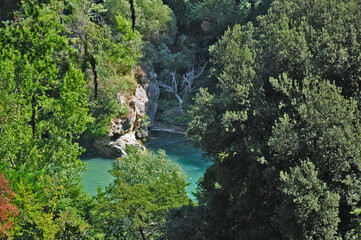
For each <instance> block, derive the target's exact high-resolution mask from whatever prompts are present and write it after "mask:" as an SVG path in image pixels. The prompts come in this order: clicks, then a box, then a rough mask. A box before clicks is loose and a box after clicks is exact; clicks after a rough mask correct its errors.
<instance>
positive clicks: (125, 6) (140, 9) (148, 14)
mask: <svg viewBox="0 0 361 240" xmlns="http://www.w3.org/2000/svg"><path fill="white" fill-rule="evenodd" d="M105 7H106V9H107V10H108V17H109V18H110V19H115V18H116V16H118V15H122V16H125V17H126V18H127V19H128V20H130V19H131V11H130V4H129V2H128V1H127V0H109V1H106V3H105ZM134 8H135V17H136V19H135V28H136V29H137V30H138V31H139V32H140V33H141V34H142V35H143V37H144V38H143V39H144V40H145V41H150V42H153V41H156V40H157V39H159V38H160V37H161V36H162V35H163V34H165V33H167V32H168V28H169V27H170V26H171V25H172V23H173V22H172V11H171V10H170V8H169V7H168V6H166V5H164V4H163V2H162V1H161V0H135V1H134Z"/></svg>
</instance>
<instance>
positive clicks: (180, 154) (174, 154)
mask: <svg viewBox="0 0 361 240" xmlns="http://www.w3.org/2000/svg"><path fill="white" fill-rule="evenodd" d="M145 145H146V147H147V148H148V149H149V150H150V151H153V152H157V151H158V150H159V149H164V150H165V151H166V153H167V156H168V158H169V159H170V160H171V161H173V162H176V163H178V164H179V165H180V166H181V168H182V169H183V171H184V172H185V173H186V175H187V182H189V183H190V185H189V186H188V187H187V189H186V190H187V193H188V196H189V197H190V198H192V199H194V196H193V195H192V194H191V193H192V192H194V190H195V189H196V187H197V182H198V180H199V178H200V177H202V176H203V173H204V172H205V170H206V168H207V167H208V166H209V165H211V163H210V162H209V161H205V160H204V159H203V158H202V151H201V150H200V149H197V148H195V147H193V144H192V143H191V142H190V141H188V140H186V139H185V136H184V134H179V133H171V132H163V131H152V135H151V137H150V139H149V141H148V142H147V143H146V144H145ZM83 160H84V162H86V163H88V167H87V168H88V171H86V172H85V173H84V177H83V182H84V188H85V190H86V191H88V192H89V193H90V194H93V195H95V194H96V193H97V188H98V186H99V185H100V186H101V187H102V189H104V188H105V186H107V185H109V184H110V183H111V182H112V181H113V177H112V176H111V175H110V174H109V173H108V170H109V169H110V168H111V164H112V162H113V161H114V159H106V158H101V157H94V158H86V159H83Z"/></svg>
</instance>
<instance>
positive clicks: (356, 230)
mask: <svg viewBox="0 0 361 240" xmlns="http://www.w3.org/2000/svg"><path fill="white" fill-rule="evenodd" d="M330 4H331V5H332V7H333V8H330ZM355 4H356V1H349V2H339V1H323V0H320V1H297V0H295V1H293V0H284V1H275V2H274V3H273V5H272V8H271V9H272V10H270V11H269V12H268V13H267V14H266V15H265V16H262V17H260V18H259V20H260V23H259V25H258V26H257V27H251V26H249V25H248V26H242V27H239V26H237V25H236V26H235V27H234V28H232V29H231V30H228V31H226V33H225V35H224V36H223V37H222V38H221V39H220V40H219V41H218V42H217V43H216V44H215V45H214V46H212V47H211V48H210V50H211V60H210V62H211V63H212V64H213V65H212V73H213V75H214V79H216V83H214V84H217V87H216V88H215V89H213V90H212V91H210V90H208V91H207V90H206V89H203V90H201V91H200V93H199V94H198V96H197V97H196V104H195V105H194V106H193V109H192V111H191V116H192V122H191V123H190V128H189V129H188V135H189V136H190V137H191V139H192V140H193V141H194V142H195V143H196V144H197V145H198V146H200V147H202V148H203V149H204V150H205V151H206V153H207V155H208V156H209V157H210V158H211V159H212V161H213V162H214V164H213V165H212V166H211V167H209V168H208V169H207V171H206V173H205V175H204V179H203V180H202V181H201V182H200V188H201V194H200V197H199V202H200V206H201V208H200V209H201V211H202V214H203V218H202V220H203V221H204V222H203V224H202V225H201V226H200V227H199V228H198V229H202V234H203V236H204V237H205V238H207V239H295V238H297V239H316V238H317V239H357V238H359V236H360V235H359V234H360V226H359V224H358V223H359V216H355V215H353V214H351V213H350V212H352V211H355V210H356V208H357V206H358V205H359V204H360V202H361V198H360V190H359V186H360V185H359V181H360V179H361V172H360V167H359V166H360V161H361V155H360V148H359V147H358V145H359V144H358V143H359V142H360V136H361V131H360V129H361V128H360V119H359V117H358V116H359V114H360V113H359V109H358V106H359V102H357V101H356V100H355V98H352V97H350V96H357V94H358V91H359V89H358V88H359V86H358V85H357V83H356V82H358V80H357V79H358V77H357V76H358V74H355V75H353V74H350V73H351V72H353V73H355V72H357V71H358V70H357V69H358V67H355V68H352V69H349V71H348V72H347V73H346V72H344V70H345V69H348V67H350V65H353V64H354V63H356V62H357V61H358V60H356V59H358V58H354V57H351V56H355V55H358V54H359V51H358V50H357V51H354V52H352V53H351V52H349V50H350V49H351V48H353V47H354V46H356V45H357V44H358V43H357V41H356V40H355V39H358V36H359V30H358V29H359V24H357V21H355V20H354V19H355V18H354V17H351V16H347V13H346V9H349V10H350V11H353V10H351V8H356V9H357V8H358V7H359V6H356V5H355ZM290 9H293V10H291V11H288V10H290ZM335 9H337V10H335ZM334 10H335V11H334ZM321 12H322V14H320V13H321ZM357 14H358V13H357ZM357 14H356V13H355V15H357ZM332 16H335V17H332ZM358 16H359V14H358ZM356 18H357V17H356ZM335 19H338V20H337V21H335V22H334V24H336V25H337V24H341V23H342V22H344V21H346V22H348V23H350V25H347V27H345V26H344V27H342V26H341V25H340V26H339V27H338V28H337V29H338V30H336V29H335V28H334V26H335V25H332V24H331V22H332V21H334V20H335ZM350 26H352V27H350ZM351 29H352V30H351ZM338 31H341V32H343V36H339V35H338V33H339V32H338ZM321 36H323V37H321ZM336 36H338V37H336ZM351 36H352V37H351ZM334 37H335V38H334ZM346 38H347V39H348V42H347V41H346V40H345V39H346ZM326 39H327V40H326ZM336 39H338V40H336ZM339 40H340V41H339ZM354 40H355V41H354ZM346 42H347V43H346ZM329 44H330V46H331V45H332V50H331V49H329ZM325 49H329V50H330V51H328V52H325V51H324V50H325ZM326 56H327V57H326ZM346 59H349V63H346V62H344V60H346ZM321 62H322V63H321ZM351 62H352V63H351ZM341 66H342V67H341ZM351 75H352V77H351ZM351 82H352V84H351ZM351 85H353V86H354V87H350V86H351Z"/></svg>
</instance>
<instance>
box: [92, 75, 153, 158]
mask: <svg viewBox="0 0 361 240" xmlns="http://www.w3.org/2000/svg"><path fill="white" fill-rule="evenodd" d="M137 79H138V85H137V87H136V89H135V93H134V95H133V96H131V97H128V98H126V97H124V96H122V95H121V94H120V93H119V94H118V96H117V98H118V101H119V102H121V103H122V104H125V105H126V106H128V109H129V114H128V115H127V116H126V117H125V118H115V119H112V121H111V127H110V130H109V134H108V136H104V137H99V138H97V139H95V141H94V144H93V145H94V147H95V149H96V151H97V153H98V154H100V155H102V156H104V157H109V158H116V157H121V156H123V155H124V154H126V152H125V149H126V147H127V146H128V145H133V146H136V147H140V148H144V146H143V145H142V144H141V142H140V139H144V138H146V137H147V136H148V126H149V125H150V124H151V123H152V122H153V120H154V116H155V113H156V111H157V106H158V103H157V101H158V97H159V93H160V91H159V86H158V84H157V82H156V80H155V79H152V78H151V77H149V76H147V75H146V74H145V73H143V72H142V73H141V74H139V76H137ZM146 116H149V118H148V117H146Z"/></svg>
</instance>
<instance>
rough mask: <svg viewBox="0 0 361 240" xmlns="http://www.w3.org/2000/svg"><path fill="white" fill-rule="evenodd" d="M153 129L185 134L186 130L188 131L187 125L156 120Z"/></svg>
mask: <svg viewBox="0 0 361 240" xmlns="http://www.w3.org/2000/svg"><path fill="white" fill-rule="evenodd" d="M151 130H153V131H162V132H171V133H180V134H184V135H185V134H186V131H187V127H186V126H179V125H173V124H168V123H162V122H158V121H155V122H154V123H153V125H152V127H151Z"/></svg>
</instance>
